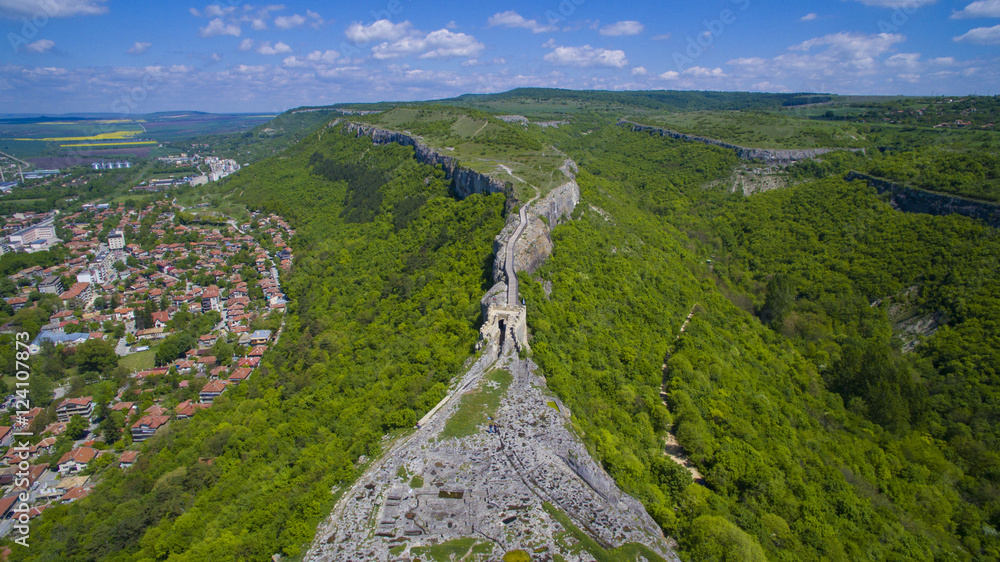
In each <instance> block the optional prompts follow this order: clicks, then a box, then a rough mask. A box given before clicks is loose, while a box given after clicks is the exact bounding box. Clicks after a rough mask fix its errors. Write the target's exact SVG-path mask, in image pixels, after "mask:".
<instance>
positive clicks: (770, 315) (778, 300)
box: [760, 273, 795, 326]
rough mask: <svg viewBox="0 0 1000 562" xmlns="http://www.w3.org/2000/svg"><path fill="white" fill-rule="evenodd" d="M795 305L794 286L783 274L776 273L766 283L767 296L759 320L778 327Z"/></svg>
mask: <svg viewBox="0 0 1000 562" xmlns="http://www.w3.org/2000/svg"><path fill="white" fill-rule="evenodd" d="M793 304H795V284H794V283H793V282H792V280H791V279H789V277H788V276H787V275H785V274H783V273H777V274H775V275H774V276H773V277H771V280H770V281H768V282H767V294H766V297H765V299H764V306H763V308H761V311H760V319H761V321H762V322H764V323H765V324H768V325H770V326H777V325H780V324H781V322H782V320H784V318H785V315H786V314H788V312H790V311H791V309H792V305H793Z"/></svg>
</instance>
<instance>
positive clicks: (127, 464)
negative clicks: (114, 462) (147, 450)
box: [118, 451, 139, 468]
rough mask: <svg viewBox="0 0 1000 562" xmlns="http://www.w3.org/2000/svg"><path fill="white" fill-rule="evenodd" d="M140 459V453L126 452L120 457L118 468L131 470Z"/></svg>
mask: <svg viewBox="0 0 1000 562" xmlns="http://www.w3.org/2000/svg"><path fill="white" fill-rule="evenodd" d="M137 458H139V451H125V452H124V453H122V456H120V457H118V468H131V467H132V465H133V464H135V460H136V459H137Z"/></svg>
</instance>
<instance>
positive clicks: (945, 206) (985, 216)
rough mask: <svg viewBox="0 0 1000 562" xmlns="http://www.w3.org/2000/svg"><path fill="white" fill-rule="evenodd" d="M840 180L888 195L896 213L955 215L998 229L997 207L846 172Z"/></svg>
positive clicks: (998, 206)
mask: <svg viewBox="0 0 1000 562" xmlns="http://www.w3.org/2000/svg"><path fill="white" fill-rule="evenodd" d="M844 179H845V180H847V181H853V180H864V181H866V182H868V185H870V186H872V187H874V188H875V190H876V191H878V192H879V194H882V193H889V204H890V205H892V206H893V208H895V209H897V210H900V211H905V212H907V213H924V214H929V215H950V214H953V213H957V214H959V215H963V216H966V217H970V218H973V219H978V220H981V221H983V222H985V223H986V224H988V225H990V226H992V227H993V228H1000V205H993V204H990V203H985V202H981V201H971V200H969V199H961V198H959V197H953V196H951V195H942V194H940V193H932V192H930V191H924V190H922V189H914V188H912V187H906V186H905V185H899V184H896V183H892V182H889V181H886V180H884V179H881V178H876V177H874V176H869V175H868V174H862V173H860V172H850V173H848V174H847V175H846V176H844Z"/></svg>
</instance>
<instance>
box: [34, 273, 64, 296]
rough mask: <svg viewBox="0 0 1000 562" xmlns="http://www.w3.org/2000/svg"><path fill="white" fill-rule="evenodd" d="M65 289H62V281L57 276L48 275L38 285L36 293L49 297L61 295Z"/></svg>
mask: <svg viewBox="0 0 1000 562" xmlns="http://www.w3.org/2000/svg"><path fill="white" fill-rule="evenodd" d="M65 290H66V289H65V288H64V287H63V284H62V279H60V278H59V276H58V275H49V276H48V277H46V278H45V279H43V280H42V282H41V283H39V284H38V292H40V293H46V294H49V295H58V294H61V293H62V292H63V291H65Z"/></svg>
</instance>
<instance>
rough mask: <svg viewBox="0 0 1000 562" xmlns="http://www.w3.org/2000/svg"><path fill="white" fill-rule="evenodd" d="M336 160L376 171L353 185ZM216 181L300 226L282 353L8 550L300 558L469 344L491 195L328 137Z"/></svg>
mask: <svg viewBox="0 0 1000 562" xmlns="http://www.w3.org/2000/svg"><path fill="white" fill-rule="evenodd" d="M330 161H334V162H352V163H355V166H356V167H359V168H360V167H364V168H365V169H372V170H382V171H384V172H385V173H386V174H385V175H384V176H382V178H383V179H384V180H386V181H381V180H380V181H375V182H367V183H352V182H354V180H355V179H356V178H355V177H354V176H352V175H351V174H350V173H349V171H347V172H345V171H343V170H342V171H340V172H337V171H335V170H332V169H331V167H330V166H328V165H324V163H326V162H330ZM362 176H363V177H367V174H365V173H363V174H362ZM277 186H280V188H277ZM225 188H226V189H228V190H230V191H231V192H233V193H236V194H243V201H245V202H246V203H247V204H248V205H250V206H253V207H256V208H264V209H267V210H270V211H277V212H280V213H282V214H284V215H285V216H286V217H288V219H289V220H291V221H292V223H293V224H294V225H295V227H296V229H297V231H298V236H297V239H296V240H294V244H295V246H296V250H295V252H296V256H297V259H296V265H295V268H294V269H293V271H292V273H291V276H290V277H289V278H288V279H287V280H286V282H285V288H286V289H287V291H288V294H289V296H290V297H291V298H292V302H293V304H292V305H290V307H289V313H288V315H287V317H286V320H285V323H284V326H283V328H282V337H281V340H280V343H279V344H278V347H277V349H276V350H275V351H274V352H273V353H272V354H269V355H268V356H267V358H266V359H265V361H264V362H263V363H262V365H263V367H262V368H260V369H259V370H258V372H257V373H255V375H254V377H253V378H251V379H250V380H249V381H247V382H246V383H244V384H241V385H240V387H238V388H236V389H234V391H233V392H227V393H226V395H224V396H223V397H221V398H219V399H217V400H216V402H215V404H214V405H213V407H212V408H211V409H209V410H205V411H203V412H201V413H199V414H198V415H197V416H195V417H193V418H191V419H189V420H177V421H174V422H172V423H171V424H170V425H169V426H168V427H167V429H166V430H165V431H161V432H160V433H158V434H157V435H156V437H154V438H153V439H150V440H149V441H148V442H147V444H146V445H145V446H144V450H143V453H142V455H141V456H140V457H139V461H138V464H137V465H136V466H137V467H138V469H135V470H130V471H128V472H120V473H119V472H114V474H113V475H111V476H110V477H108V478H106V479H105V481H104V482H103V483H102V484H101V485H100V486H99V488H98V489H97V490H96V491H95V492H94V493H93V494H92V495H91V496H90V497H88V498H86V499H84V500H81V501H78V502H75V503H73V504H70V505H60V506H58V507H53V508H50V509H49V510H47V511H46V512H45V514H44V516H43V517H41V518H40V519H39V520H37V521H36V522H35V523H34V524H33V525H32V529H31V539H32V547H31V549H29V550H26V551H18V552H17V555H18V558H19V559H25V560H45V561H48V560H95V559H107V560H139V559H148V560H166V559H172V560H223V559H230V560H232V559H246V560H263V559H270V557H271V556H272V555H273V554H276V553H277V554H282V555H283V556H295V555H299V554H301V553H303V552H304V550H303V549H304V548H305V547H306V546H308V543H309V542H310V541H311V540H312V537H313V533H314V532H315V529H316V525H317V524H318V523H319V521H320V519H321V518H323V517H324V516H326V514H327V513H328V512H329V509H330V507H331V506H332V501H333V497H332V496H331V495H330V490H331V488H333V487H335V486H337V485H338V484H343V483H346V482H349V481H351V480H352V479H353V478H354V477H355V476H356V475H357V474H358V473H359V472H358V471H359V470H362V469H363V467H364V460H363V459H360V460H359V457H362V456H364V457H366V458H371V457H373V456H375V455H377V454H378V452H379V447H380V440H381V437H382V436H383V435H384V434H385V433H386V432H391V431H397V430H400V429H401V428H410V427H412V426H413V424H414V423H415V421H416V420H417V419H418V417H419V416H421V415H422V414H423V413H424V412H426V411H427V410H428V409H429V408H430V407H431V406H432V405H433V404H435V403H436V402H437V401H438V400H440V399H441V398H442V397H443V396H444V394H445V391H446V385H447V384H448V382H449V381H450V380H451V378H452V377H453V376H454V375H456V374H457V373H458V372H459V371H460V370H461V368H462V365H463V363H464V361H465V360H466V358H468V357H469V355H470V354H471V353H472V346H473V344H474V342H475V338H476V325H477V322H478V320H479V298H480V296H481V294H482V292H483V286H484V283H485V282H486V279H485V277H484V275H485V274H486V272H488V271H489V269H488V268H486V264H487V263H492V258H491V243H492V238H493V236H495V234H496V233H497V232H498V231H499V230H500V229H501V227H502V226H503V218H502V216H501V213H502V210H503V197H502V196H499V195H495V196H490V197H485V196H473V197H469V198H467V199H466V200H464V201H456V200H454V199H452V198H451V197H450V196H448V191H447V188H448V186H447V183H446V182H445V181H444V178H443V174H442V172H441V171H439V170H435V169H433V168H429V167H426V166H422V165H419V164H417V163H416V162H415V160H413V158H412V149H409V148H403V147H399V146H396V145H392V146H386V147H381V148H372V146H371V143H370V142H366V141H364V140H360V139H352V138H349V137H347V136H343V135H333V134H331V135H325V136H324V137H323V141H322V142H320V141H319V140H317V139H315V138H313V139H312V140H310V141H309V142H306V143H303V144H300V145H298V146H296V147H295V148H294V149H292V150H291V151H290V152H287V153H285V154H284V155H282V156H281V157H277V158H274V159H272V160H270V161H267V162H265V164H264V165H263V166H260V167H254V168H251V169H248V170H246V171H244V172H243V173H241V174H238V175H237V176H234V177H232V178H231V179H230V180H229V181H228V183H227V184H226V185H225ZM368 191H377V192H378V193H379V196H378V197H377V198H376V197H372V196H371V195H370V193H367V192H368ZM361 192H365V193H361ZM376 201H377V204H376V203H375V202H376ZM415 202H419V203H415ZM370 205H374V206H370ZM161 433H162V435H161Z"/></svg>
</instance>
